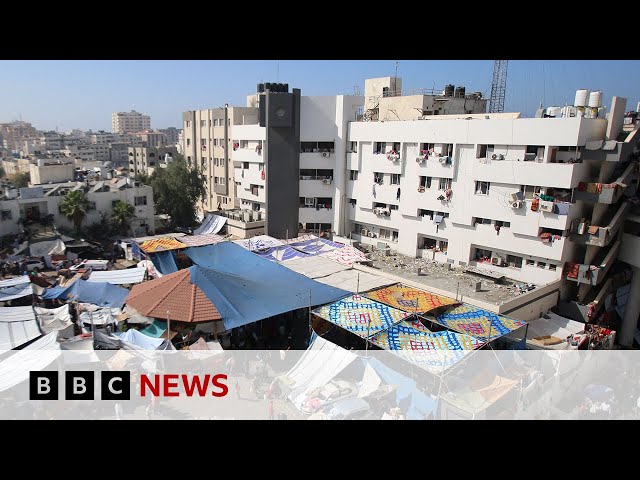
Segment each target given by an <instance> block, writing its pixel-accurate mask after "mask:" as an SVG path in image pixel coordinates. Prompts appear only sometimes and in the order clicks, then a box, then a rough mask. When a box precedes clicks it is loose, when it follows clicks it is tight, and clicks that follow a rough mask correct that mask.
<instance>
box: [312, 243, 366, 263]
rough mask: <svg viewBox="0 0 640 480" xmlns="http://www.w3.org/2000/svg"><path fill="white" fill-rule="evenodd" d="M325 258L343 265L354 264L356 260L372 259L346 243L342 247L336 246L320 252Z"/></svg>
mask: <svg viewBox="0 0 640 480" xmlns="http://www.w3.org/2000/svg"><path fill="white" fill-rule="evenodd" d="M319 255H321V256H322V257H324V258H328V259H329V260H333V261H334V262H338V263H341V264H342V265H348V266H352V265H353V264H354V263H356V262H369V261H370V260H369V259H368V258H367V257H366V255H365V254H364V253H362V252H361V251H360V250H358V249H357V248H353V247H352V246H350V245H345V246H344V247H342V248H336V249H334V250H331V251H329V252H324V253H320V254H319Z"/></svg>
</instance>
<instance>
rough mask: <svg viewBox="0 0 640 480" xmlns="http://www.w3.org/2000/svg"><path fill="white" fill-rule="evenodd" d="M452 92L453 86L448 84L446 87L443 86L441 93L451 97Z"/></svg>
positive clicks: (453, 90)
mask: <svg viewBox="0 0 640 480" xmlns="http://www.w3.org/2000/svg"><path fill="white" fill-rule="evenodd" d="M454 92H455V86H453V85H451V84H449V85H447V86H446V87H444V92H443V95H444V96H445V97H453V93H454Z"/></svg>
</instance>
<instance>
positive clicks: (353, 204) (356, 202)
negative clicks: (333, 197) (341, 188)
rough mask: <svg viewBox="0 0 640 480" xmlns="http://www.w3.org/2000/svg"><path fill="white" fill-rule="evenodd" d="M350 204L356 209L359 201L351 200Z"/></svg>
mask: <svg viewBox="0 0 640 480" xmlns="http://www.w3.org/2000/svg"><path fill="white" fill-rule="evenodd" d="M349 203H350V204H351V206H352V207H355V206H356V205H357V204H358V201H357V199H355V198H350V199H349Z"/></svg>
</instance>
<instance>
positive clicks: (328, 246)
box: [289, 237, 345, 255]
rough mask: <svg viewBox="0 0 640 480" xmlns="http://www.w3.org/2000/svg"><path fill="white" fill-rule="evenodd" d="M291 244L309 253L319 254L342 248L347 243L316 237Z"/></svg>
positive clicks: (290, 244)
mask: <svg viewBox="0 0 640 480" xmlns="http://www.w3.org/2000/svg"><path fill="white" fill-rule="evenodd" d="M289 246H290V247H293V248H295V249H296V250H300V251H301V252H304V253H307V254H309V255H318V254H320V253H326V252H331V251H332V250H335V249H336V248H342V247H344V246H345V245H344V244H342V243H335V242H331V241H329V240H325V239H324V238H318V237H316V238H310V239H309V240H303V241H300V242H293V243H289Z"/></svg>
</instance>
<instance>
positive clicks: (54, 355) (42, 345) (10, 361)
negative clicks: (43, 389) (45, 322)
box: [0, 332, 61, 392]
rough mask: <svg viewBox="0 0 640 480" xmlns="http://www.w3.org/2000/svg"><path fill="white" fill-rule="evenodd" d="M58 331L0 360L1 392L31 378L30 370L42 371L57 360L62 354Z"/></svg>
mask: <svg viewBox="0 0 640 480" xmlns="http://www.w3.org/2000/svg"><path fill="white" fill-rule="evenodd" d="M56 335H57V334H56V333H55V332H51V333H50V334H48V335H46V336H44V337H42V338H39V339H38V340H36V341H35V342H33V343H32V344H30V345H27V346H26V347H24V348H23V349H22V350H17V351H16V352H14V353H12V354H11V356H10V357H9V358H7V359H6V360H4V361H2V362H0V392H4V391H5V390H8V389H9V388H11V387H14V386H15V385H18V384H19V383H22V382H24V381H26V380H28V379H29V372H31V371H34V372H36V371H40V370H44V369H45V368H47V367H48V366H49V365H51V364H52V363H53V362H55V361H56V360H57V359H58V357H59V356H60V354H61V351H60V344H59V343H58V342H57V340H56Z"/></svg>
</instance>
